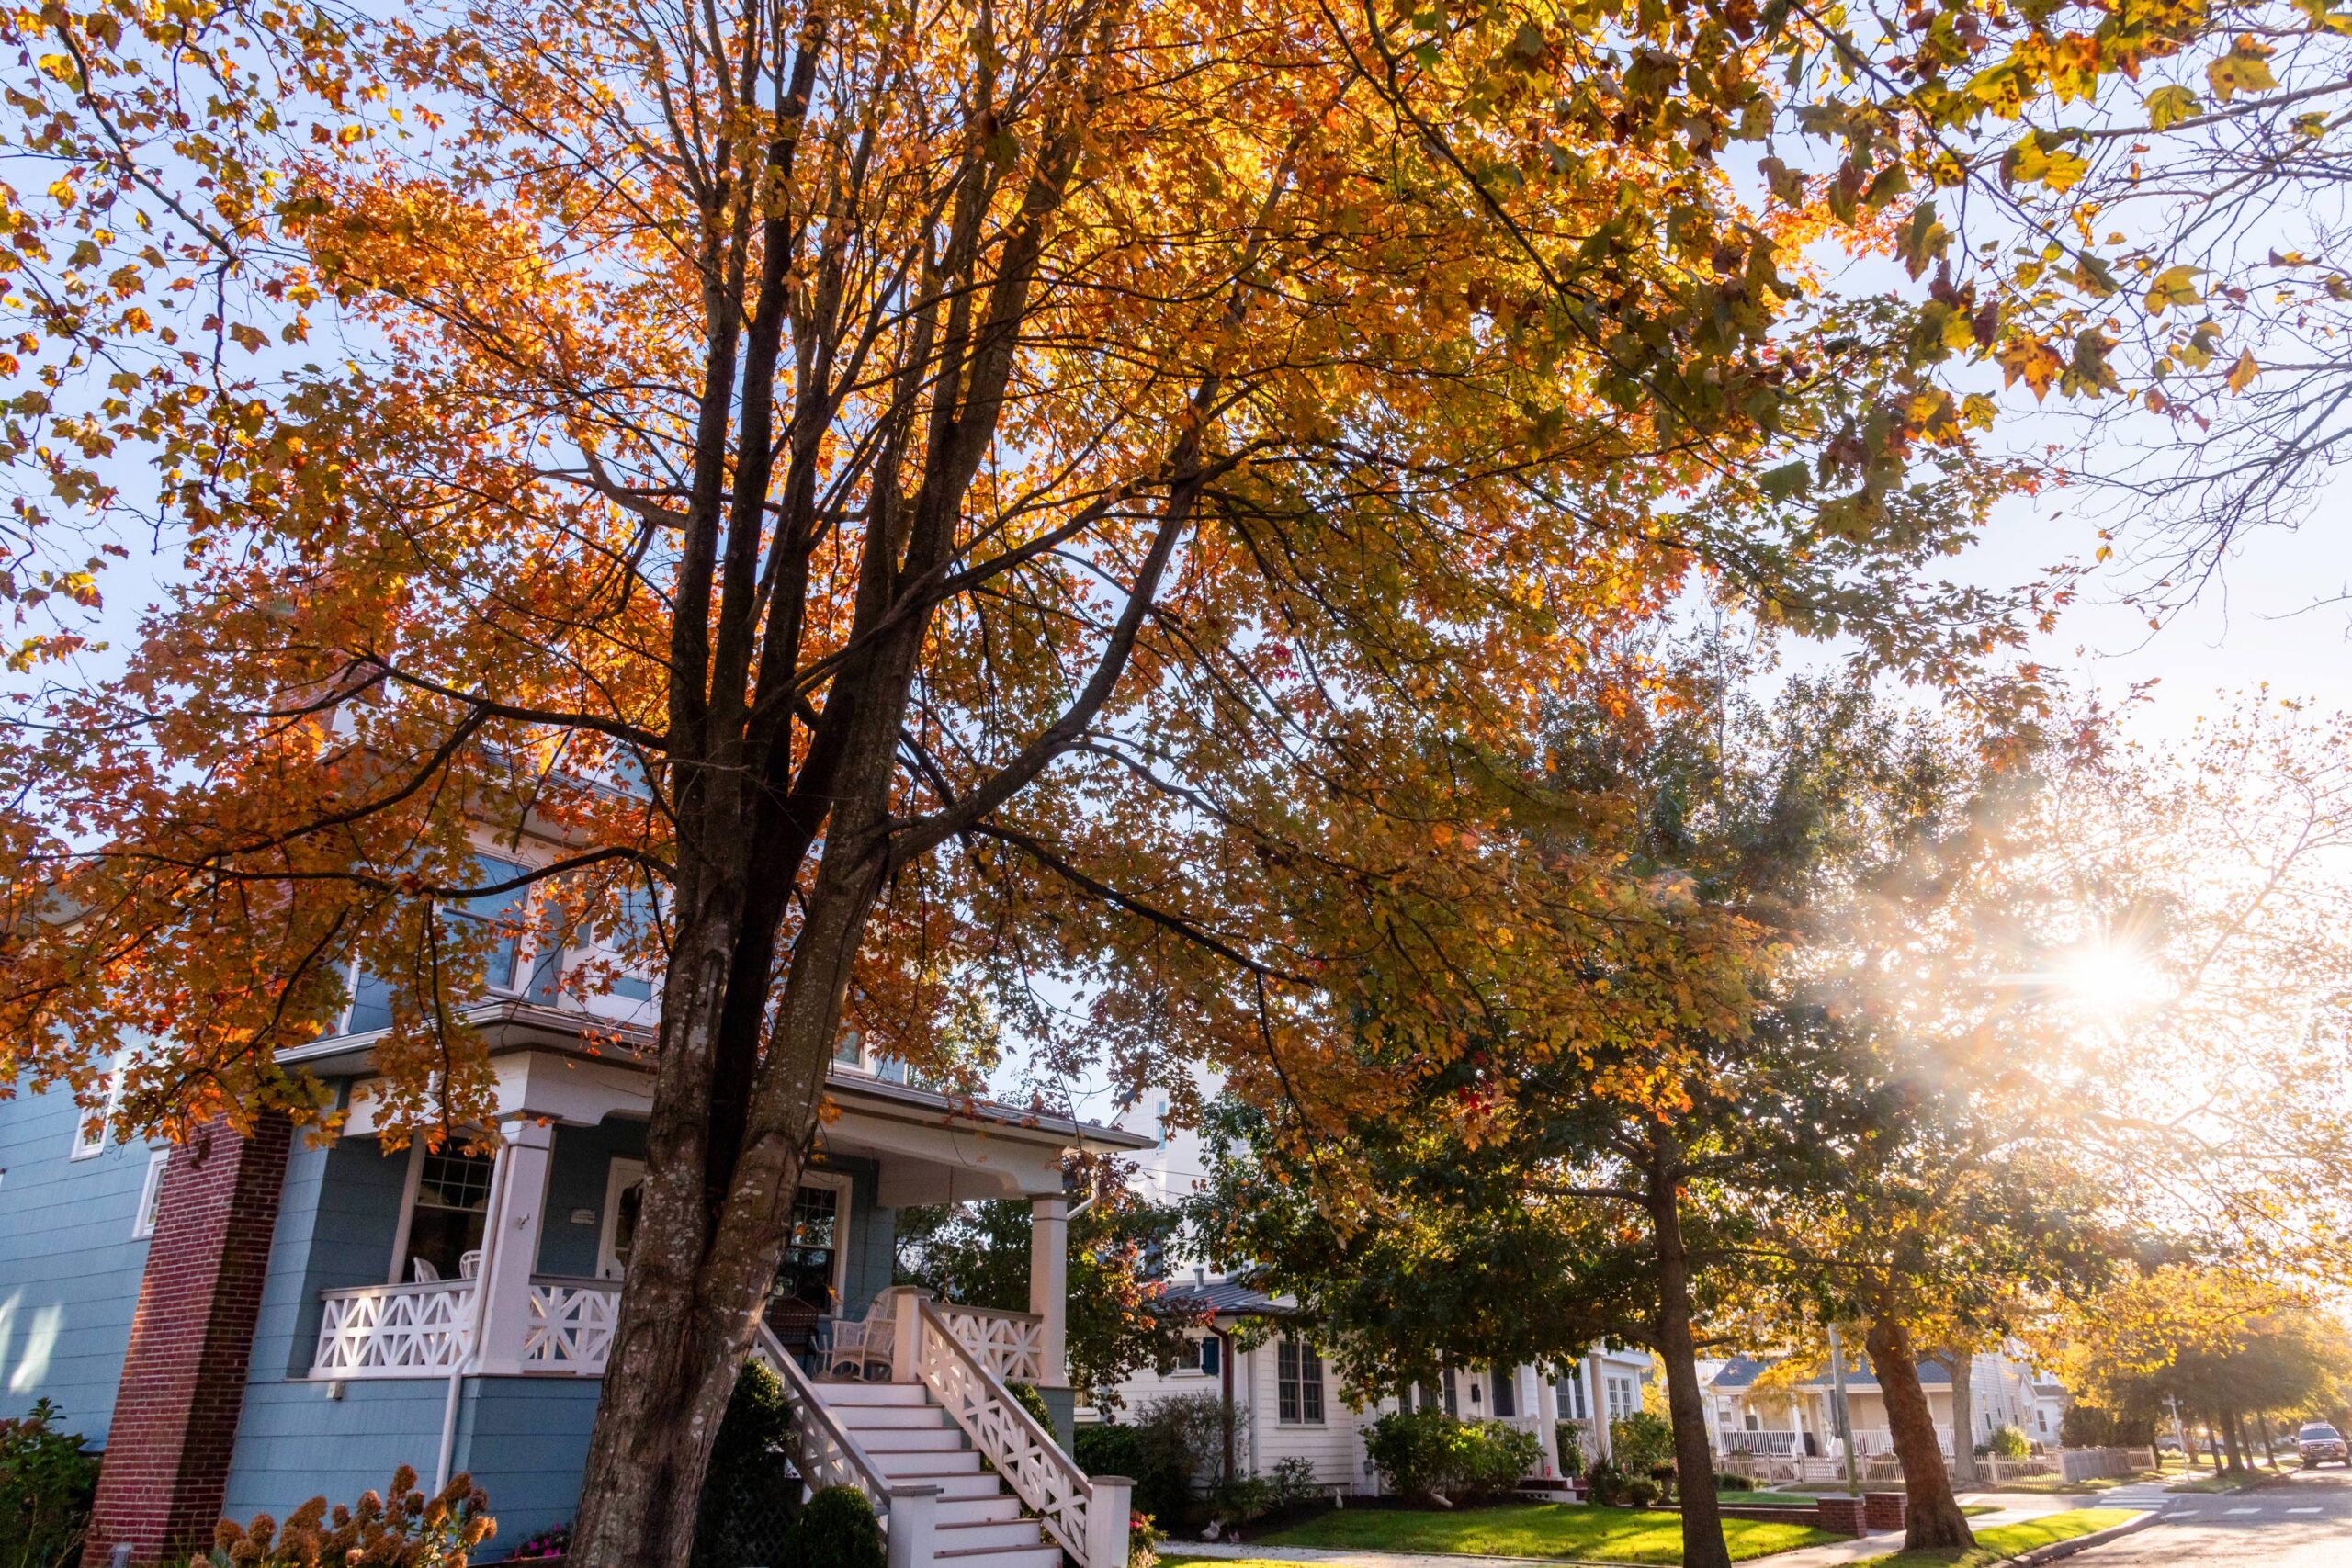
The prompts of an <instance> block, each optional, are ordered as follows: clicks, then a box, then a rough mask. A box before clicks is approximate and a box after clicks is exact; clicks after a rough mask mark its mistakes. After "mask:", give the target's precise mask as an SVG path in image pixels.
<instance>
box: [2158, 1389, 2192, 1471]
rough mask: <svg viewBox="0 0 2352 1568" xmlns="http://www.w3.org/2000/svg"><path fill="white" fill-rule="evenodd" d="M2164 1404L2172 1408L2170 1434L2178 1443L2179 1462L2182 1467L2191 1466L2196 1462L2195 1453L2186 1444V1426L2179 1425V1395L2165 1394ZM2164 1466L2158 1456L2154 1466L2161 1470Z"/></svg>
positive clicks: (2163, 1462)
mask: <svg viewBox="0 0 2352 1568" xmlns="http://www.w3.org/2000/svg"><path fill="white" fill-rule="evenodd" d="M2165 1404H2166V1405H2167V1406H2169V1407H2170V1408H2171V1410H2172V1435H2173V1438H2174V1440H2175V1441H2177V1443H2179V1444H2180V1462H2181V1464H2182V1465H2183V1466H2184V1467H2193V1466H2194V1465H2195V1464H2196V1463H2197V1455H2196V1453H2195V1451H2194V1450H2191V1449H2190V1448H2189V1446H2188V1427H2185V1426H2183V1425H2181V1420H2180V1396H2179V1395H2178V1394H2177V1393H2168V1394H2165ZM2164 1467H2165V1461H2164V1460H2163V1458H2162V1457H2161V1456H2159V1457H2158V1458H2157V1460H2156V1468H2157V1469H2158V1470H2160V1471H2161V1470H2162V1469H2164Z"/></svg>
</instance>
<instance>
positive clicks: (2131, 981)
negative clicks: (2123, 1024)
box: [2060, 942, 2171, 1017]
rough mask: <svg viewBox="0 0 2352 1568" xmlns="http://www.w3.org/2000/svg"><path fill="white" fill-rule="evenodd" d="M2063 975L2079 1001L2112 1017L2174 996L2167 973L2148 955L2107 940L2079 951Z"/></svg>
mask: <svg viewBox="0 0 2352 1568" xmlns="http://www.w3.org/2000/svg"><path fill="white" fill-rule="evenodd" d="M2060 975H2061V976H2062V978H2063V980H2064V985H2065V987H2066V989H2067V990H2068V991H2069V992H2071V993H2072V994H2073V995H2074V997H2075V1000H2077V1001H2079V1002H2080V1003H2082V1005H2083V1006H2084V1007H2085V1008H2086V1009H2088V1010H2091V1011H2093V1012H2097V1013H2100V1014H2103V1015H2106V1016H2109V1017H2117V1016H2121V1015H2123V1014H2126V1013H2131V1012H2137V1011H2139V1010H2141V1009H2143V1008H2148V1007H2154V1006H2155V1005H2156V1004H2157V1003H2159V1002H2162V1001H2164V1000H2165V998H2167V997H2168V996H2170V995H2171V987H2170V986H2168V985H2167V984H2166V983H2165V977H2164V976H2163V975H2162V974H2160V973H2159V972H2158V971H2157V970H2156V968H2155V967H2154V965H2153V964H2150V963H2149V962H2148V961H2147V959H2146V958H2145V957H2143V956H2142V955H2141V954H2140V953H2136V952H2134V951H2133V950H2132V949H2131V948H2128V947H2119V946H2115V945H2113V944H2110V943H2107V942H2094V943H2091V944H2089V945H2086V946H2085V947H2083V948H2082V949H2080V950H2078V951H2077V952H2076V953H2075V954H2074V956H2073V957H2072V958H2070V959H2069V960H2068V961H2067V962H2066V964H2065V965H2064V968H2062V969H2061V970H2060Z"/></svg>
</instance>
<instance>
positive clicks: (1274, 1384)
mask: <svg viewBox="0 0 2352 1568" xmlns="http://www.w3.org/2000/svg"><path fill="white" fill-rule="evenodd" d="M1168 1294H1169V1299H1170V1301H1172V1302H1176V1303H1188V1304H1191V1305H1193V1306H1195V1307H1197V1308H1199V1309H1201V1310H1202V1311H1203V1312H1204V1313H1205V1314H1206V1315H1207V1319H1208V1321H1207V1323H1206V1324H1205V1325H1204V1326H1202V1327H1200V1328H1196V1329H1194V1330H1193V1331H1192V1333H1191V1336H1190V1340H1189V1345H1190V1348H1188V1349H1187V1350H1186V1352H1185V1355H1184V1358H1183V1359H1182V1363H1181V1364H1180V1365H1179V1366H1178V1367H1177V1368H1176V1369H1175V1370H1174V1371H1171V1372H1169V1373H1168V1374H1167V1375H1165V1376H1162V1375H1160V1374H1159V1373H1158V1372H1155V1371H1152V1370H1151V1369H1149V1368H1145V1369H1144V1370H1142V1371H1138V1372H1136V1373H1135V1374H1134V1375H1132V1376H1130V1377H1129V1378H1127V1379H1126V1380H1125V1382H1121V1383H1120V1384H1119V1385H1118V1393H1119V1396H1120V1399H1121V1402H1122V1405H1121V1409H1120V1410H1118V1411H1116V1412H1114V1413H1112V1418H1114V1419H1117V1418H1122V1417H1125V1416H1132V1415H1133V1414H1134V1413H1135V1412H1136V1409H1137V1407H1138V1406H1140V1405H1142V1404H1147V1403H1148V1402H1149V1401H1151V1400H1153V1399H1158V1398H1162V1397H1166V1396H1168V1395H1171V1394H1208V1395H1212V1396H1215V1397H1218V1398H1222V1399H1228V1400H1230V1401H1231V1402H1232V1404H1233V1406H1234V1412H1235V1422H1234V1425H1235V1443H1234V1456H1233V1457H1234V1466H1235V1469H1236V1471H1237V1472H1238V1473H1240V1474H1245V1475H1247V1474H1252V1473H1255V1474H1259V1475H1264V1474H1268V1473H1271V1472H1272V1470H1273V1468H1274V1466H1275V1465H1277V1464H1279V1463H1280V1462H1282V1461H1283V1460H1287V1459H1304V1460H1306V1461H1308V1462H1309V1463H1311V1464H1312V1465H1314V1467H1315V1478H1316V1480H1317V1481H1318V1482H1320V1483H1322V1484H1323V1485H1325V1486H1329V1487H1333V1488H1338V1489H1343V1490H1344V1491H1346V1492H1348V1493H1350V1494H1354V1495H1377V1494H1378V1492H1379V1491H1380V1477H1379V1474H1378V1472H1376V1471H1375V1470H1374V1468H1373V1465H1372V1462H1371V1460H1370V1458H1369V1457H1368V1455H1367V1454H1366V1452H1365V1449H1364V1433H1365V1431H1366V1429H1367V1428H1369V1427H1371V1426H1372V1424H1373V1423H1374V1422H1375V1421H1377V1420H1379V1419H1380V1418H1381V1417H1382V1416H1385V1415H1388V1414H1390V1413H1391V1412H1393V1411H1395V1410H1397V1409H1398V1408H1399V1407H1400V1405H1401V1404H1403V1401H1400V1400H1398V1399H1397V1398H1395V1397H1391V1398H1387V1399H1384V1400H1382V1401H1380V1402H1379V1403H1377V1404H1370V1405H1367V1406H1365V1407H1364V1408H1363V1409H1361V1410H1359V1409H1356V1408H1354V1407H1352V1406H1351V1405H1350V1404H1348V1402H1347V1401H1346V1400H1345V1399H1343V1398H1341V1397H1340V1388H1339V1380H1338V1378H1337V1377H1336V1376H1335V1375H1334V1374H1333V1372H1332V1371H1331V1369H1330V1368H1329V1366H1327V1365H1326V1364H1325V1363H1324V1361H1323V1359H1322V1357H1321V1355H1320V1354H1319V1353H1318V1352H1317V1348H1316V1345H1315V1341H1314V1338H1313V1337H1312V1336H1311V1335H1309V1334H1306V1333H1305V1332H1296V1331H1293V1330H1291V1329H1289V1328H1287V1327H1286V1326H1284V1325H1285V1323H1286V1322H1287V1320H1289V1319H1290V1318H1291V1317H1292V1316H1293V1315H1294V1314H1295V1310H1296V1309H1295V1303H1293V1302H1292V1301H1291V1300H1290V1299H1289V1298H1287V1297H1283V1296H1269V1295H1266V1294H1264V1293H1263V1292H1259V1291H1256V1290H1253V1289H1251V1288H1250V1286H1248V1285H1246V1284H1243V1283H1241V1282H1239V1281H1238V1280H1229V1279H1225V1280H1212V1279H1209V1278H1207V1277H1206V1275H1205V1274H1204V1273H1198V1274H1196V1276H1195V1278H1194V1279H1193V1280H1192V1281H1191V1282H1190V1283H1187V1284H1181V1285H1178V1286H1176V1287H1174V1288H1173V1289H1171V1290H1170V1292H1168ZM1251 1340H1255V1341H1256V1343H1254V1344H1252V1345H1250V1348H1246V1349H1245V1348H1240V1347H1241V1346H1242V1344H1244V1343H1246V1342H1249V1341H1251ZM1650 1366H1651V1363H1650V1358H1649V1354H1648V1352H1646V1351H1623V1350H1604V1351H1600V1352H1596V1353H1595V1354H1593V1355H1591V1356H1589V1357H1587V1358H1586V1359H1584V1361H1583V1362H1581V1363H1579V1366H1578V1370H1577V1376H1575V1377H1573V1378H1569V1379H1566V1380H1562V1381H1560V1382H1548V1381H1547V1380H1546V1379H1544V1377H1542V1376H1541V1375H1539V1373H1538V1372H1537V1371H1536V1369H1535V1368H1533V1367H1516V1368H1509V1369H1503V1368H1495V1367H1473V1366H1467V1365H1464V1366H1460V1367H1449V1368H1447V1369H1446V1371H1445V1373H1444V1376H1443V1378H1442V1382H1440V1383H1439V1384H1438V1385H1436V1386H1434V1387H1430V1388H1421V1387H1419V1386H1416V1387H1415V1388H1413V1389H1412V1390H1410V1391H1408V1397H1409V1398H1410V1399H1411V1400H1412V1401H1413V1402H1414V1403H1415V1404H1417V1405H1418V1406H1419V1407H1422V1408H1428V1407H1430V1406H1436V1407H1440V1408H1442V1409H1444V1410H1445V1411H1446V1412H1447V1413H1448V1414H1451V1415H1454V1416H1461V1417H1463V1418H1464V1419H1478V1420H1496V1421H1503V1422H1507V1423H1509V1424H1510V1425H1511V1426H1513V1427H1519V1428H1520V1429H1521V1430H1522V1431H1526V1432H1530V1433H1532V1434H1533V1435H1534V1436H1535V1438H1536V1440H1537V1442H1538V1443H1539V1444H1540V1445H1541V1447H1542V1450H1543V1458H1542V1459H1541V1460H1540V1461H1538V1462H1537V1464H1536V1466H1535V1468H1534V1469H1533V1470H1532V1472H1530V1474H1531V1475H1532V1476H1537V1477H1542V1476H1556V1475H1558V1474H1560V1473H1561V1471H1560V1461H1559V1454H1558V1450H1557V1446H1556V1438H1557V1430H1558V1423H1559V1422H1561V1421H1576V1422H1579V1423H1582V1424H1583V1426H1584V1428H1585V1439H1584V1440H1585V1442H1586V1444H1587V1447H1588V1450H1591V1449H1593V1448H1594V1447H1595V1446H1596V1445H1605V1444H1606V1442H1607V1436H1606V1434H1605V1433H1596V1432H1595V1431H1594V1428H1593V1424H1592V1422H1591V1419H1590V1413H1591V1411H1592V1410H1593V1409H1594V1408H1595V1407H1596V1406H1600V1407H1602V1408H1606V1409H1608V1410H1610V1411H1611V1412H1612V1413H1613V1414H1614V1415H1617V1416H1623V1415H1626V1414H1628V1413H1630V1412H1633V1411H1635V1410H1639V1409H1640V1408H1641V1407H1642V1386H1643V1384H1644V1383H1645V1382H1646V1381H1647V1380H1648V1378H1649V1376H1650ZM1079 1419H1080V1420H1081V1421H1085V1420H1090V1419H1091V1420H1101V1419H1103V1413H1102V1412H1099V1411H1093V1410H1088V1409H1081V1410H1080V1412H1079Z"/></svg>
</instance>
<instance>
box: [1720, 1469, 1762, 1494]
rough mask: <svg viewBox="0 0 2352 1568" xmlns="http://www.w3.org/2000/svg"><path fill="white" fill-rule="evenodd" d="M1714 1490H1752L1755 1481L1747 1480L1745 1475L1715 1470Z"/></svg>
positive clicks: (1754, 1487) (1753, 1489)
mask: <svg viewBox="0 0 2352 1568" xmlns="http://www.w3.org/2000/svg"><path fill="white" fill-rule="evenodd" d="M1715 1490H1716V1491H1718V1492H1753V1491H1755V1490H1756V1483H1755V1482H1753V1481H1751V1480H1749V1479H1748V1478H1747V1476H1745V1475H1730V1474H1726V1473H1724V1472H1722V1471H1717V1472H1715Z"/></svg>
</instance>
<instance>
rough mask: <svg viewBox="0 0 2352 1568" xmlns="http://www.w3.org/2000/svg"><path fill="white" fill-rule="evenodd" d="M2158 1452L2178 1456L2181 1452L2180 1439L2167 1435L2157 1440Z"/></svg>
mask: <svg viewBox="0 0 2352 1568" xmlns="http://www.w3.org/2000/svg"><path fill="white" fill-rule="evenodd" d="M2156 1451H2157V1452H2158V1453H2165V1454H2177V1453H2178V1452H2180V1439H2179V1438H2176V1437H2173V1436H2171V1435H2170V1434H2169V1433H2167V1434H2166V1435H2165V1436H2164V1437H2161V1438H2157V1439H2156Z"/></svg>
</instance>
